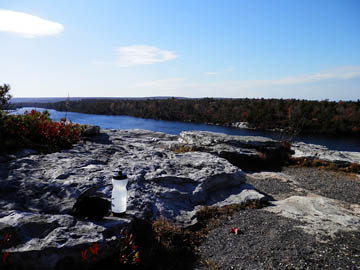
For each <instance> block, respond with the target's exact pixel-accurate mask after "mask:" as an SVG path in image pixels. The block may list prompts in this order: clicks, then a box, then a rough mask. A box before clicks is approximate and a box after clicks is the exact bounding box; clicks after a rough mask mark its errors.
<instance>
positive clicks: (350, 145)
mask: <svg viewBox="0 0 360 270" xmlns="http://www.w3.org/2000/svg"><path fill="white" fill-rule="evenodd" d="M32 109H35V108H31V107H28V108H21V109H18V110H17V111H16V113H20V114H23V113H24V112H25V111H31V110H32ZM36 110H37V111H44V110H45V109H42V108H36ZM48 111H49V112H50V116H51V119H53V120H55V121H59V120H60V119H61V118H63V117H65V116H66V117H67V119H68V120H71V121H72V122H73V123H79V124H88V125H98V126H100V127H101V128H106V129H145V130H151V131H157V132H164V133H168V134H175V135H178V134H179V133H180V132H181V131H188V130H204V131H212V132H220V133H225V134H228V135H243V136H244V135H245V136H264V137H269V138H272V139H282V138H283V135H282V134H281V133H279V132H271V131H256V130H249V129H239V128H227V127H222V126H217V125H207V124H195V123H184V122H176V121H164V120H153V119H144V118H139V117H132V116H118V115H96V114H85V113H74V112H67V113H66V112H59V111H55V110H48ZM295 141H302V142H306V143H312V144H319V145H324V146H326V147H328V148H329V149H331V150H340V151H354V152H360V139H359V138H354V137H350V138H349V137H330V136H323V135H316V136H315V135H301V136H297V137H296V138H295Z"/></svg>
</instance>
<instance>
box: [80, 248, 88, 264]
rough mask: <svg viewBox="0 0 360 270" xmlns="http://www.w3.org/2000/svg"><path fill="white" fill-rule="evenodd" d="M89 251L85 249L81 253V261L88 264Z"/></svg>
mask: <svg viewBox="0 0 360 270" xmlns="http://www.w3.org/2000/svg"><path fill="white" fill-rule="evenodd" d="M87 252H88V250H87V249H84V250H82V251H81V259H82V260H83V261H84V262H86V259H87V258H86V254H87Z"/></svg>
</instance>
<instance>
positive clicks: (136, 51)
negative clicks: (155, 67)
mask: <svg viewBox="0 0 360 270" xmlns="http://www.w3.org/2000/svg"><path fill="white" fill-rule="evenodd" d="M117 51H118V53H119V56H118V60H117V65H118V66H120V67H130V66H138V65H150V64H155V63H159V62H166V61H169V60H172V59H175V58H177V57H178V56H177V55H176V54H175V53H174V52H172V51H166V50H161V49H159V48H156V47H153V46H148V45H133V46H125V47H120V48H118V49H117Z"/></svg>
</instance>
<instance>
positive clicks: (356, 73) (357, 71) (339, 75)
mask: <svg viewBox="0 0 360 270" xmlns="http://www.w3.org/2000/svg"><path fill="white" fill-rule="evenodd" d="M356 77H360V66H347V67H339V68H336V69H332V70H328V71H322V72H317V73H313V74H308V75H300V76H293V77H285V78H282V79H276V80H250V81H243V82H242V84H243V86H248V87H251V86H266V85H297V84H306V83H315V82H321V81H327V80H348V79H353V78H356Z"/></svg>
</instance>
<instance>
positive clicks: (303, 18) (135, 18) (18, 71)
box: [0, 0, 360, 100]
mask: <svg viewBox="0 0 360 270" xmlns="http://www.w3.org/2000/svg"><path fill="white" fill-rule="evenodd" d="M0 61H1V64H0V84H1V85H2V84H4V83H6V84H10V86H11V94H12V95H13V96H14V97H66V96H68V95H70V97H149V96H151V97H154V96H176V97H193V98H195V97H226V98H246V97H248V98H296V99H309V100H324V99H329V100H357V99H360V1H359V0H316V1H314V0H293V1H288V0H106V1H104V0H103V1H101V0H52V1H49V0H0Z"/></svg>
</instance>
